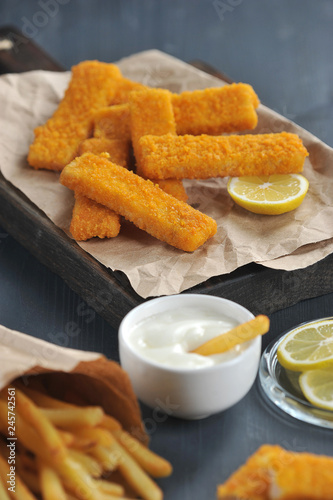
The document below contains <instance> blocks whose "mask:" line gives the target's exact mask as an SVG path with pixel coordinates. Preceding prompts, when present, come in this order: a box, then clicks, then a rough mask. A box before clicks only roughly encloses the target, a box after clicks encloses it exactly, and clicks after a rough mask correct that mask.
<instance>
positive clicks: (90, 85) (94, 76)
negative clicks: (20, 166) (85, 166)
mask: <svg viewBox="0 0 333 500" xmlns="http://www.w3.org/2000/svg"><path fill="white" fill-rule="evenodd" d="M119 78H121V73H120V70H119V69H118V68H117V66H115V65H114V64H106V63H101V62H98V61H84V62H82V63H80V64H78V65H77V66H74V67H73V68H72V77H71V80H70V83H69V86H68V88H67V90H66V92H65V95H64V97H63V99H62V100H61V102H60V104H59V106H58V108H57V109H56V111H55V113H54V114H53V116H52V117H51V118H50V119H49V120H48V121H47V122H46V123H45V125H42V126H40V127H37V128H36V129H35V140H34V142H33V143H32V145H31V146H30V150H29V155H28V162H29V164H30V165H31V166H32V167H34V168H37V169H38V168H45V169H49V170H62V169H63V167H64V166H65V165H67V164H68V163H69V162H70V161H71V160H72V159H73V158H74V157H75V155H76V154H77V150H78V147H79V144H80V142H81V141H83V140H84V139H87V138H88V137H89V135H90V134H91V132H92V113H93V112H94V111H96V110H97V109H99V108H101V107H103V106H106V105H108V104H109V102H110V101H111V99H112V97H113V95H114V93H115V82H116V81H117V79H119Z"/></svg>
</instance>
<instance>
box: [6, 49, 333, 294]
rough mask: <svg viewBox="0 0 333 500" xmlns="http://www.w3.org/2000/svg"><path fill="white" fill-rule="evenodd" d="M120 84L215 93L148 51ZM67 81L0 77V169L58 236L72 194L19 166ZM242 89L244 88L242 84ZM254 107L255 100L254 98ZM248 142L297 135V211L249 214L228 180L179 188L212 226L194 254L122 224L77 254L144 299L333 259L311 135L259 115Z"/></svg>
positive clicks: (326, 199) (207, 79) (330, 182)
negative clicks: (302, 181)
mask: <svg viewBox="0 0 333 500" xmlns="http://www.w3.org/2000/svg"><path fill="white" fill-rule="evenodd" d="M116 64H118V65H119V67H120V69H121V71H122V73H123V75H124V76H125V77H127V78H130V79H133V80H135V81H138V82H142V83H144V84H146V85H149V86H152V87H163V88H168V89H170V90H171V91H172V92H182V91H184V90H194V89H199V88H205V87H216V86H221V85H223V84H224V82H222V81H221V80H219V79H217V78H215V77H212V76H210V75H208V74H206V73H204V72H202V71H200V70H198V69H196V68H193V67H192V66H190V65H188V64H186V63H184V62H182V61H179V60H178V59H175V58H174V57H171V56H169V55H167V54H164V53H162V52H160V51H157V50H149V51H146V52H142V53H139V54H135V55H133V56H130V57H128V58H125V59H122V60H121V61H119V62H118V63H116ZM69 79H70V73H69V72H64V73H54V72H46V71H40V70H39V71H31V72H28V73H22V74H9V75H4V76H2V77H0V102H1V110H2V112H1V116H0V124H1V125H0V127H1V138H0V168H1V172H2V174H3V176H4V177H5V178H6V179H7V180H8V181H10V182H11V183H12V184H13V185H14V186H16V187H17V188H18V189H20V190H21V191H22V192H23V193H24V194H25V195H26V196H28V198H30V200H31V201H33V202H34V203H35V204H36V205H37V206H38V207H39V208H40V209H41V210H43V211H44V212H45V214H46V215H47V216H48V217H49V218H50V219H51V220H52V221H53V222H54V223H55V224H56V225H57V226H59V227H60V228H62V229H63V230H64V231H65V232H66V233H67V234H69V224H70V219H71V212H72V207H73V193H72V192H71V191H69V190H68V189H66V188H65V187H64V186H62V185H60V183H59V180H58V179H59V174H58V173H55V172H50V171H42V170H39V171H36V170H34V169H32V168H30V167H29V166H28V164H27V161H26V157H27V153H28V149H29V145H30V144H31V142H32V141H33V138H34V135H33V130H34V128H35V127H36V126H38V125H40V124H42V123H44V122H45V121H46V120H47V119H48V118H49V117H50V116H51V115H52V113H53V111H54V110H55V109H56V107H57V105H58V102H59V100H60V99H61V97H62V96H63V93H64V90H65V88H66V87H67V85H68V82H69ZM245 83H246V82H245ZM259 98H260V95H259ZM258 115H259V122H258V126H257V128H256V129H255V130H254V131H253V132H252V133H275V132H281V131H283V130H285V131H288V132H294V133H297V134H298V135H299V136H300V137H301V138H302V140H303V143H304V145H305V147H306V148H307V149H308V151H309V157H308V158H307V159H306V160H305V165H304V175H305V176H306V177H307V178H308V180H309V182H310V189H309V192H308V194H307V195H306V197H305V200H304V202H303V203H302V205H301V206H300V207H299V208H298V209H296V210H294V211H292V212H289V213H287V214H282V215H277V216H265V215H256V214H252V213H250V212H248V211H246V210H244V209H243V208H241V207H239V206H237V205H235V204H234V203H233V201H232V200H231V199H230V197H229V195H228V193H227V189H226V185H227V179H210V180H205V181H198V180H196V181H193V180H185V181H184V185H185V187H186V190H187V192H188V195H189V203H190V204H191V205H192V206H194V207H195V208H197V209H199V210H201V211H202V212H204V213H206V214H208V215H209V216H211V217H213V218H214V219H215V220H216V221H217V225H218V230H217V234H216V235H215V236H214V237H213V238H211V239H210V240H208V241H207V242H206V243H205V244H204V245H203V246H202V247H200V248H199V249H197V250H196V251H195V252H193V253H185V252H182V251H181V250H178V249H176V248H173V247H171V246H169V245H167V244H166V243H163V242H160V241H158V240H157V239H155V238H153V237H152V236H150V235H148V234H146V233H145V232H143V231H141V230H139V229H137V228H136V227H134V226H133V225H132V224H131V223H129V222H126V221H124V222H123V224H122V228H121V233H120V235H119V236H118V237H116V238H113V239H109V240H99V239H93V240H90V241H87V242H79V245H80V246H81V247H82V248H83V249H84V250H85V251H86V252H88V253H89V254H91V255H92V256H93V257H94V258H95V259H97V260H98V261H99V262H100V263H102V264H103V265H104V266H106V267H107V268H110V269H112V270H114V271H115V270H121V271H123V272H124V273H125V274H126V275H127V277H128V279H129V281H130V283H131V285H132V287H133V289H134V290H135V291H136V292H137V293H138V294H139V295H140V296H141V297H143V298H147V297H150V296H160V295H171V294H176V293H180V292H182V291H184V290H187V289H189V288H190V287H193V286H194V285H197V284H200V283H202V282H204V281H206V280H207V279H208V278H210V277H213V276H218V275H223V274H226V273H230V272H231V271H233V270H235V269H237V268H239V267H241V266H243V265H245V264H248V263H250V262H257V263H261V264H263V265H265V266H268V267H272V268H275V269H287V270H293V269H297V268H302V267H306V266H308V265H310V264H313V263H315V262H317V261H319V260H320V259H322V258H324V257H325V256H327V255H328V254H330V253H331V252H332V251H333V224H332V220H333V168H332V164H333V150H332V149H331V148H330V147H329V146H327V145H326V144H324V143H323V142H321V141H320V140H319V139H318V138H316V137H315V136H314V135H312V134H311V133H309V132H307V131H306V130H304V129H302V128H301V127H299V126H297V125H296V124H295V123H293V122H291V121H289V120H287V119H286V118H284V117H282V116H281V115H279V114H278V113H276V112H274V111H272V110H271V109H269V108H267V107H265V106H264V105H260V107H259V109H258Z"/></svg>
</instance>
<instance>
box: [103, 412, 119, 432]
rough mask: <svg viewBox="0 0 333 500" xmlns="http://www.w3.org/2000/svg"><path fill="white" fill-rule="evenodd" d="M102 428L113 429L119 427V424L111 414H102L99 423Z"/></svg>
mask: <svg viewBox="0 0 333 500" xmlns="http://www.w3.org/2000/svg"><path fill="white" fill-rule="evenodd" d="M100 426H101V427H103V428H104V429H108V430H109V431H111V432H112V431H114V430H118V429H121V424H120V423H119V422H118V420H116V419H115V418H113V417H111V415H106V414H104V417H103V420H102V422H101V424H100Z"/></svg>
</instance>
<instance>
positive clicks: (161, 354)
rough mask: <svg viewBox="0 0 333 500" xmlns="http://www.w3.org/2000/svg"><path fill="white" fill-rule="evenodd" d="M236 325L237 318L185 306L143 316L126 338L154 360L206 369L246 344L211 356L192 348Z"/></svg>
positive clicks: (139, 351) (137, 349) (134, 347)
mask: <svg viewBox="0 0 333 500" xmlns="http://www.w3.org/2000/svg"><path fill="white" fill-rule="evenodd" d="M237 324H238V322H237V321H236V320H234V319H232V318H229V317H227V316H224V315H221V314H218V313H217V312H215V311H212V310H207V309H203V308H202V309H200V308H196V309H192V308H186V307H184V308H182V309H175V310H171V311H166V312H162V313H159V314H156V315H153V316H150V317H149V318H146V319H144V320H143V321H141V322H139V323H137V324H136V325H135V326H134V327H133V328H132V330H131V331H130V332H129V333H128V334H127V336H126V337H127V340H128V343H129V344H130V345H131V346H132V349H133V350H135V351H136V352H138V353H139V354H140V355H141V356H142V357H144V358H146V359H149V360H151V361H154V362H155V363H158V364H161V365H167V366H170V367H173V368H178V369H179V368H181V369H193V368H204V367H207V366H213V365H216V364H218V363H222V362H223V361H227V360H230V359H232V358H235V357H236V356H238V355H239V353H240V352H241V351H242V350H244V349H245V347H244V346H236V347H234V348H233V349H231V350H230V351H227V352H225V353H223V354H214V355H212V356H202V355H200V354H194V353H190V352H189V351H191V350H193V349H196V348H197V347H199V346H200V345H202V344H203V343H204V342H206V341H208V340H210V339H212V338H213V337H216V336H217V335H220V334H222V333H225V332H227V331H228V330H231V328H234V327H235V326H236V325H237Z"/></svg>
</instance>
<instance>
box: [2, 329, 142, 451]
mask: <svg viewBox="0 0 333 500" xmlns="http://www.w3.org/2000/svg"><path fill="white" fill-rule="evenodd" d="M29 375H38V377H39V379H40V381H41V382H42V384H43V385H44V387H45V388H47V392H48V394H50V395H53V396H55V397H58V398H60V399H66V393H67V391H68V390H70V391H72V392H73V393H74V394H75V395H76V396H77V397H78V398H79V399H80V400H82V402H84V403H85V404H87V405H98V406H102V407H103V408H104V411H105V412H106V413H108V414H109V415H112V416H114V417H115V418H117V419H118V420H119V422H121V424H122V426H123V427H124V429H126V430H128V431H129V432H132V433H133V434H134V435H135V436H136V437H137V438H139V439H140V440H142V441H143V442H144V443H148V437H147V435H146V433H145V431H144V429H143V425H142V421H141V413H140V408H139V404H138V400H137V398H136V396H135V394H134V391H133V388H132V385H131V382H130V378H129V376H128V375H127V373H126V372H125V371H124V370H123V369H122V368H121V367H120V365H119V364H118V363H116V362H115V361H111V360H108V359H106V358H105V356H103V355H102V354H99V353H96V352H87V351H80V350H78V349H69V348H65V347H61V346H57V345H54V344H51V343H50V342H47V341H45V340H41V339H37V338H34V337H31V336H30V335H26V334H24V333H21V332H18V331H15V330H11V329H9V328H6V327H5V326H3V325H0V390H1V389H3V388H4V387H6V385H8V384H10V383H11V382H13V381H14V380H15V379H16V378H18V377H23V379H22V380H23V383H25V384H27V383H28V380H29V379H28V376H29Z"/></svg>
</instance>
